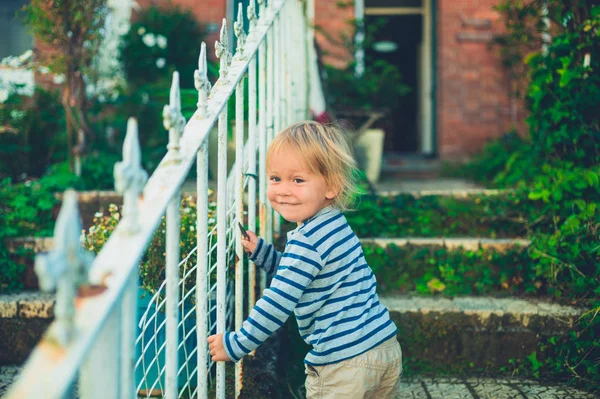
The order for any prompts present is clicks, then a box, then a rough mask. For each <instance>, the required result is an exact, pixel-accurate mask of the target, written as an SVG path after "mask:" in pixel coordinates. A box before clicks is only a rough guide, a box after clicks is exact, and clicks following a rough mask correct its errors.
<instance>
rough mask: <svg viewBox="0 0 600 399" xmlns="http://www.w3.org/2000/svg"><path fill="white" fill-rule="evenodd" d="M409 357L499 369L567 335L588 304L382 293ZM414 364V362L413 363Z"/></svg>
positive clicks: (433, 364)
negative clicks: (544, 342) (543, 341)
mask: <svg viewBox="0 0 600 399" xmlns="http://www.w3.org/2000/svg"><path fill="white" fill-rule="evenodd" d="M381 302H382V304H383V305H384V306H386V307H387V308H388V309H389V311H390V314H391V317H392V319H393V320H394V321H395V323H396V325H397V326H398V330H399V332H398V339H399V341H400V344H401V345H402V347H403V351H404V355H405V358H406V361H407V362H408V363H409V367H412V366H410V363H412V364H416V365H419V367H423V366H424V365H425V367H424V369H433V370H435V369H442V368H443V369H452V370H461V369H463V370H464V371H469V370H473V369H476V370H498V369H499V368H500V367H504V366H508V365H509V364H510V363H509V360H510V359H525V357H526V356H528V355H530V354H531V353H533V352H535V351H537V352H538V359H540V360H541V359H542V357H541V356H542V355H541V354H539V349H538V342H539V341H540V340H541V339H544V338H549V337H550V336H563V335H567V334H568V333H569V331H571V330H572V328H573V326H574V324H575V322H576V320H577V319H578V318H579V316H580V315H581V314H583V313H584V312H585V309H581V308H576V307H571V306H563V305H558V304H554V303H550V302H546V301H542V300H534V299H531V300H525V299H513V298H492V297H457V298H453V299H449V298H441V297H415V296H393V297H391V296H382V297H381ZM412 369H413V370H414V368H412Z"/></svg>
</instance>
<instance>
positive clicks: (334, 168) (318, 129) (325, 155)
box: [267, 121, 358, 211]
mask: <svg viewBox="0 0 600 399" xmlns="http://www.w3.org/2000/svg"><path fill="white" fill-rule="evenodd" d="M282 148H289V149H292V150H295V151H297V152H298V154H301V157H302V158H303V159H304V160H305V161H306V164H307V165H308V167H309V168H310V170H311V172H312V173H318V174H320V175H321V176H323V178H324V179H325V183H326V184H327V187H328V188H329V189H334V190H338V193H337V195H336V196H335V197H334V198H333V201H332V205H333V206H334V207H336V208H338V209H339V210H340V211H347V210H351V206H352V203H353V202H354V197H355V194H356V192H357V191H358V189H357V184H356V177H355V176H356V170H357V167H356V161H355V160H354V157H353V156H352V151H351V149H350V145H349V144H348V139H347V136H346V134H345V133H344V131H343V130H342V129H341V128H339V127H338V126H334V125H324V124H321V123H319V122H313V121H304V122H299V123H296V124H294V125H291V126H289V127H287V128H285V129H283V130H282V131H281V132H280V133H279V134H277V135H276V136H275V138H274V139H273V141H272V142H271V145H270V146H269V149H268V151H267V165H269V163H270V160H271V158H272V156H273V154H275V153H277V152H279V150H281V149H282Z"/></svg>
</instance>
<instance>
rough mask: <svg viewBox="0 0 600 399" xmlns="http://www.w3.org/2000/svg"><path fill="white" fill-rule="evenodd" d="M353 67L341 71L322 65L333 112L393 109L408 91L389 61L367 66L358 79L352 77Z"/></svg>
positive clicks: (376, 62) (395, 68)
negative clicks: (324, 68) (325, 74)
mask: <svg viewBox="0 0 600 399" xmlns="http://www.w3.org/2000/svg"><path fill="white" fill-rule="evenodd" d="M354 68H355V65H354V64H350V65H348V66H347V67H346V68H344V69H341V70H340V69H337V68H334V67H331V66H326V71H327V93H328V97H329V98H328V100H329V102H330V103H331V105H332V106H333V108H334V109H336V110H337V111H356V110H360V111H365V112H366V111H382V110H388V109H395V105H397V104H399V102H400V100H401V98H402V97H403V96H404V95H406V94H408V93H409V92H410V88H409V87H408V86H407V85H406V84H404V83H403V81H402V75H401V74H400V72H399V70H398V68H397V67H396V66H394V65H393V64H390V63H389V62H386V61H384V60H375V61H373V62H369V63H367V64H366V65H365V72H364V74H363V75H362V76H356V74H355V73H354Z"/></svg>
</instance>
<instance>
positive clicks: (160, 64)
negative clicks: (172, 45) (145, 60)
mask: <svg viewBox="0 0 600 399" xmlns="http://www.w3.org/2000/svg"><path fill="white" fill-rule="evenodd" d="M166 63H167V60H165V59H164V58H162V57H160V58H157V59H156V67H157V68H158V69H162V68H163V67H164V66H165V64H166Z"/></svg>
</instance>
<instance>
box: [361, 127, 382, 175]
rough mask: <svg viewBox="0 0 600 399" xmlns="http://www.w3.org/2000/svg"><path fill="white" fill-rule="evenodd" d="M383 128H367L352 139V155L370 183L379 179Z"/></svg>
mask: <svg viewBox="0 0 600 399" xmlns="http://www.w3.org/2000/svg"><path fill="white" fill-rule="evenodd" d="M384 138H385V132H384V131H383V129H367V130H366V131H364V132H363V133H362V134H361V135H360V136H358V138H357V139H356V140H355V141H354V155H355V157H356V162H357V163H358V166H359V168H360V169H362V170H364V171H365V174H366V176H367V179H369V181H370V182H371V183H375V182H377V181H378V180H379V175H380V174H381V158H382V156H383V141H384Z"/></svg>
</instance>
